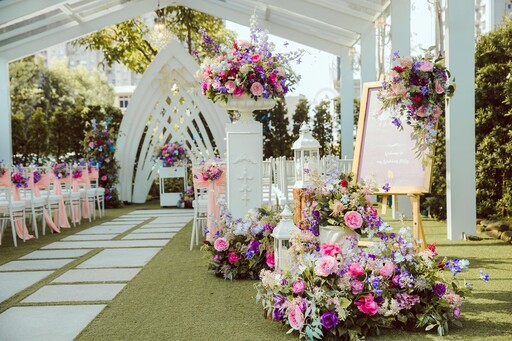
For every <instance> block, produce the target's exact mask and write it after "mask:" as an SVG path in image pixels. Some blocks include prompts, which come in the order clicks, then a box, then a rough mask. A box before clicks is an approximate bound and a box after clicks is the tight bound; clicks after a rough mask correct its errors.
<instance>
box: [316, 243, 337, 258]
mask: <svg viewBox="0 0 512 341" xmlns="http://www.w3.org/2000/svg"><path fill="white" fill-rule="evenodd" d="M320 251H321V252H322V254H323V255H324V256H332V257H336V255H337V254H338V253H340V251H341V247H340V246H339V245H338V244H336V243H323V244H322V246H321V247H320Z"/></svg>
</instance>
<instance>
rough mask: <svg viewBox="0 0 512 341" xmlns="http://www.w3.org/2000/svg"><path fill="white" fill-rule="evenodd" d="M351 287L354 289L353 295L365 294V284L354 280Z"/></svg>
mask: <svg viewBox="0 0 512 341" xmlns="http://www.w3.org/2000/svg"><path fill="white" fill-rule="evenodd" d="M350 287H351V288H352V293H353V294H354V295H358V294H360V293H362V292H363V289H364V284H363V282H361V281H358V280H357V279H353V280H351V281H350Z"/></svg>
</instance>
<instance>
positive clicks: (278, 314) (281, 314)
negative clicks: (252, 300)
mask: <svg viewBox="0 0 512 341" xmlns="http://www.w3.org/2000/svg"><path fill="white" fill-rule="evenodd" d="M283 317H284V311H283V310H281V309H274V320H275V321H281V320H282V319H283Z"/></svg>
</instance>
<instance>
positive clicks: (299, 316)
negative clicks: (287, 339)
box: [288, 305, 304, 330]
mask: <svg viewBox="0 0 512 341" xmlns="http://www.w3.org/2000/svg"><path fill="white" fill-rule="evenodd" d="M288 322H289V323H290V327H292V328H293V329H295V330H300V329H301V328H302V325H303V324H304V314H303V313H302V311H301V310H300V308H299V306H297V305H296V306H295V307H293V308H292V309H290V310H289V312H288Z"/></svg>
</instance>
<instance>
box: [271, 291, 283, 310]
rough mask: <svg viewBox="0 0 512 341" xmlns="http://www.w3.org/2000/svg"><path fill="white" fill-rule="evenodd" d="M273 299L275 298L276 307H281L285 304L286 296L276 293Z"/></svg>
mask: <svg viewBox="0 0 512 341" xmlns="http://www.w3.org/2000/svg"><path fill="white" fill-rule="evenodd" d="M273 299H274V307H276V308H281V307H282V306H283V304H284V302H286V297H284V296H283V295H279V294H275V295H274V296H273Z"/></svg>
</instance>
